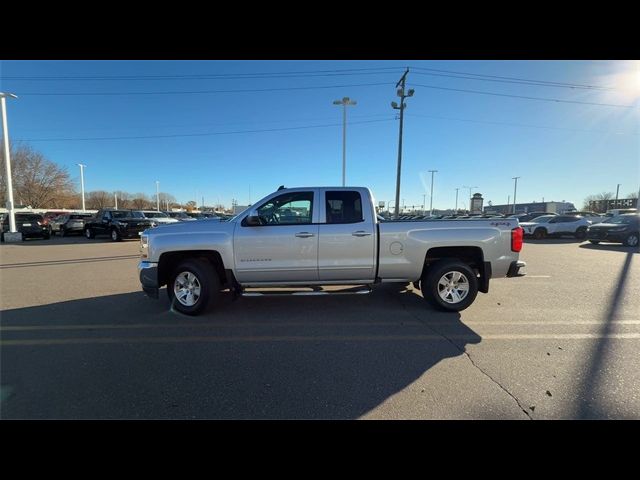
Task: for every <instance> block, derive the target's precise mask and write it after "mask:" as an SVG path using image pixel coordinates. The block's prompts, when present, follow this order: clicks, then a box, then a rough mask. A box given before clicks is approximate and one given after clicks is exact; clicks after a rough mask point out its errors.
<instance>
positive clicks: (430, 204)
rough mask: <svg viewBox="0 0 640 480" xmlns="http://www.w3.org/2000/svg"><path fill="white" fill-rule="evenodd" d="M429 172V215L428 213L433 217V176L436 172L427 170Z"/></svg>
mask: <svg viewBox="0 0 640 480" xmlns="http://www.w3.org/2000/svg"><path fill="white" fill-rule="evenodd" d="M429 171H430V172H431V201H430V203H429V210H431V213H429V215H430V216H432V217H433V174H434V173H436V172H437V171H438V170H429Z"/></svg>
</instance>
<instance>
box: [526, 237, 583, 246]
mask: <svg viewBox="0 0 640 480" xmlns="http://www.w3.org/2000/svg"><path fill="white" fill-rule="evenodd" d="M524 241H525V243H547V244H551V245H556V244H559V243H582V242H584V240H578V239H577V238H571V237H566V238H564V237H563V238H551V237H547V238H543V239H542V240H536V239H534V238H532V237H525V238H524Z"/></svg>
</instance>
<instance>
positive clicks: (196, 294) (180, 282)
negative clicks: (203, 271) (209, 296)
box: [173, 272, 201, 307]
mask: <svg viewBox="0 0 640 480" xmlns="http://www.w3.org/2000/svg"><path fill="white" fill-rule="evenodd" d="M200 288H201V287H200V281H199V280H198V277H196V276H195V275H194V274H193V273H191V272H182V273H179V274H178V276H177V277H176V279H175V281H174V282H173V293H174V296H175V298H176V300H178V301H179V302H180V303H181V304H182V305H184V306H185V307H193V306H194V305H195V304H196V303H197V302H198V300H199V299H200Z"/></svg>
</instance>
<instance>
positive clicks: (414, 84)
mask: <svg viewBox="0 0 640 480" xmlns="http://www.w3.org/2000/svg"><path fill="white" fill-rule="evenodd" d="M407 67H408V68H409V73H408V74H407V90H408V89H410V88H412V89H414V90H415V93H414V95H413V96H412V97H409V98H407V99H406V100H405V103H406V105H407V107H406V109H405V116H404V133H403V149H402V176H401V194H400V199H401V200H400V202H401V205H405V206H407V207H408V206H411V205H415V206H419V205H422V203H423V201H426V206H427V208H429V202H430V195H431V174H430V173H428V171H429V170H437V173H435V176H434V188H433V208H434V209H448V208H453V207H454V206H455V201H456V188H458V189H459V198H458V206H459V207H468V198H469V192H470V190H469V188H468V187H475V188H472V189H471V191H472V192H473V193H476V192H479V193H481V194H482V195H483V198H484V205H485V206H486V205H487V204H488V202H489V201H491V202H492V204H493V205H499V204H505V203H507V201H508V199H510V200H511V201H513V191H514V180H513V179H512V178H513V177H516V176H517V177H520V178H519V180H518V186H517V200H518V202H519V203H520V202H531V201H542V200H543V199H544V200H545V201H552V200H553V201H563V200H565V201H569V202H573V203H574V204H576V206H577V207H578V208H580V207H581V206H582V203H583V200H584V198H585V197H586V196H587V195H590V194H595V193H600V192H615V190H616V187H617V185H618V184H621V186H620V197H625V196H626V195H627V194H630V193H632V192H638V189H639V188H640V175H639V170H640V61H635V60H634V61H621V60H618V61H558V60H554V61H532V60H519V61H505V60H493V61H480V60H474V61H461V60H456V61H443V60H437V61H425V60H393V61H387V60H381V61H370V60H367V61H351V60H340V61H315V60H314V61H293V60H287V61H284V60H283V61H275V60H269V61H264V60H262V61H245V60H243V61H227V60H225V61H184V60H181V61H132V60H129V61H50V60H48V61H0V91H4V92H11V93H14V94H16V95H18V97H19V98H18V99H15V100H14V99H9V100H8V101H7V105H8V107H7V111H8V126H9V138H10V140H11V141H12V142H13V143H23V144H28V145H31V146H32V147H33V148H35V149H36V150H38V151H40V152H41V153H43V154H44V155H45V156H46V157H47V158H48V159H50V160H52V161H54V162H56V163H58V164H60V165H62V166H65V167H67V168H68V171H69V172H70V174H71V176H72V177H73V179H74V181H76V182H77V184H78V190H79V183H80V179H79V176H80V171H79V167H78V166H77V164H78V163H83V164H85V165H86V168H85V175H84V177H85V178H84V179H85V190H86V191H91V190H107V191H115V190H124V191H128V192H131V193H135V192H145V193H147V194H149V195H152V196H154V195H155V191H156V181H159V182H160V190H161V191H163V192H168V193H171V194H172V195H174V196H175V197H176V198H177V200H178V201H179V202H183V203H185V202H187V201H189V200H196V199H197V202H198V204H200V203H201V202H202V197H204V203H205V204H206V205H213V204H217V203H223V204H225V205H226V206H227V207H228V206H230V204H231V201H232V199H235V200H236V201H237V203H238V204H239V205H247V204H249V203H254V202H256V201H257V200H259V199H260V198H262V197H263V196H265V195H268V194H269V193H271V192H273V191H274V190H276V189H277V188H278V187H279V186H280V185H285V186H287V187H295V186H339V185H341V183H342V144H343V143H342V142H343V129H342V114H343V107H342V106H336V105H334V104H333V101H334V100H338V99H341V98H343V97H350V98H351V99H352V100H355V101H356V102H357V105H355V106H349V107H347V135H346V164H347V167H346V171H347V174H346V178H347V182H346V184H347V185H348V186H349V185H352V186H366V187H369V188H370V189H371V190H372V192H373V194H374V196H375V198H376V201H377V202H379V201H384V202H385V204H386V203H387V202H389V201H394V199H395V189H396V172H397V162H398V128H399V121H398V119H397V117H398V111H397V110H394V109H393V108H392V107H391V102H392V101H396V102H398V101H399V98H398V97H397V95H396V87H395V85H396V83H397V81H398V80H399V79H400V77H401V76H402V74H403V72H404V71H405V69H406V68H407ZM87 94H90V95H87ZM523 97H524V98H523ZM131 137H133V138H131ZM3 174H4V172H3ZM465 187H466V188H465ZM392 205H393V204H392Z"/></svg>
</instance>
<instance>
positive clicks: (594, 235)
mask: <svg viewBox="0 0 640 480" xmlns="http://www.w3.org/2000/svg"><path fill="white" fill-rule="evenodd" d="M629 231H630V230H629ZM629 231H627V230H624V231H622V232H610V231H607V230H587V240H599V241H601V242H618V243H622V242H623V241H624V239H625V238H626V236H627V235H628V234H629Z"/></svg>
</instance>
